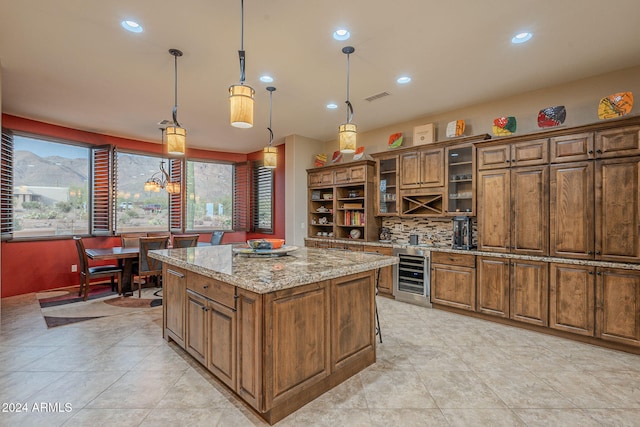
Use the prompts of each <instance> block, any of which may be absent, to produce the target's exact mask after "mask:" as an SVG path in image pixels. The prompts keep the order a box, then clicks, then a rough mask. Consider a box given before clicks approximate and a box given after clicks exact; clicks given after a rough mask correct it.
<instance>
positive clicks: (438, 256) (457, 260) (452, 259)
mask: <svg viewBox="0 0 640 427" xmlns="http://www.w3.org/2000/svg"><path fill="white" fill-rule="evenodd" d="M431 263H432V264H445V265H457V266H460V267H475V266H476V257H475V255H467V254H453V253H447V252H431Z"/></svg>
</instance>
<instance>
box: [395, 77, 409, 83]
mask: <svg viewBox="0 0 640 427" xmlns="http://www.w3.org/2000/svg"><path fill="white" fill-rule="evenodd" d="M410 81H411V77H409V76H401V77H398V80H396V82H398V84H401V85H406V84H407V83H409V82H410Z"/></svg>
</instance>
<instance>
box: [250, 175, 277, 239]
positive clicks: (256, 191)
mask: <svg viewBox="0 0 640 427" xmlns="http://www.w3.org/2000/svg"><path fill="white" fill-rule="evenodd" d="M251 193H252V203H251V206H252V211H253V212H252V221H251V226H252V227H251V228H252V230H253V231H255V232H257V233H273V169H269V168H265V167H264V166H263V165H262V164H261V163H256V164H255V165H254V167H253V189H252V192H251Z"/></svg>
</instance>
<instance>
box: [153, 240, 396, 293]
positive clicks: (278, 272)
mask: <svg viewBox="0 0 640 427" xmlns="http://www.w3.org/2000/svg"><path fill="white" fill-rule="evenodd" d="M232 249H233V246H232V245H219V246H206V247H195V248H183V249H164V250H155V251H149V256H150V257H152V258H156V259H158V260H160V261H162V262H166V263H167V264H171V265H174V266H176V267H179V268H184V269H185V270H189V271H192V272H194V273H198V274H201V275H203V276H207V277H211V278H213V279H217V280H220V281H222V282H225V283H229V284H231V285H234V286H238V287H239V288H242V289H246V290H249V291H252V292H256V293H260V294H265V293H269V292H273V291H277V290H281V289H287V288H293V287H296V286H301V285H306V284H309V283H315V282H319V281H321V280H328V279H334V278H336V277H341V276H346V275H349V274H354V273H361V272H364V271H369V270H374V269H377V268H382V267H387V266H390V265H393V264H397V263H398V258H397V257H393V256H385V255H378V254H371V253H363V252H357V251H356V252H351V251H344V250H335V249H316V248H306V247H300V248H298V249H296V250H294V251H291V252H289V253H288V254H287V255H286V256H280V257H272V256H265V257H262V256H260V257H258V256H251V257H248V256H246V255H242V254H235V253H234V252H233V250H232Z"/></svg>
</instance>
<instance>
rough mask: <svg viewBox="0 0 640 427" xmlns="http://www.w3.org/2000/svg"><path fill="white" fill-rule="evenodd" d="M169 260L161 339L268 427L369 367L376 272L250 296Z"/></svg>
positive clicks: (165, 269)
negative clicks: (177, 274)
mask: <svg viewBox="0 0 640 427" xmlns="http://www.w3.org/2000/svg"><path fill="white" fill-rule="evenodd" d="M168 262H169V259H167V258H165V259H164V265H163V274H164V277H166V278H167V279H168V280H167V281H166V282H165V285H164V291H163V298H164V299H163V304H164V306H165V337H166V339H167V340H168V339H172V340H174V341H176V343H177V344H178V345H180V346H181V347H182V348H183V349H185V350H186V351H187V352H188V353H189V354H190V355H192V356H193V357H194V358H195V359H196V360H197V361H198V362H200V363H201V364H202V365H203V366H205V367H206V368H207V369H208V370H209V371H210V372H211V373H212V374H213V375H214V376H215V377H216V378H217V379H218V380H220V381H221V382H222V383H224V384H225V385H226V386H227V387H228V388H229V389H230V390H231V391H233V392H234V393H235V394H236V395H237V396H239V397H240V398H242V399H243V400H244V401H245V402H246V403H247V404H248V405H250V406H251V407H252V408H253V409H255V410H256V411H257V413H259V414H260V416H261V417H262V418H264V419H265V420H266V421H267V422H269V423H271V424H273V423H275V422H277V421H279V420H280V419H282V418H284V417H285V416H287V415H288V414H290V413H291V412H293V411H295V410H296V409H298V408H300V407H301V406H303V405H305V404H306V403H308V402H310V401H311V400H313V399H315V398H316V397H318V396H319V395H320V394H322V393H324V392H325V391H327V390H329V389H330V388H332V387H334V386H336V385H337V384H339V383H341V382H343V381H344V380H346V379H347V378H349V377H351V376H352V375H354V374H355V373H357V372H359V371H360V370H362V369H364V368H365V367H367V366H369V365H371V364H372V363H374V362H375V358H376V352H375V327H374V318H375V317H374V313H375V287H374V283H375V282H374V281H375V270H369V271H365V272H361V273H355V274H347V275H343V276H339V277H336V278H333V279H329V280H324V281H319V282H315V283H310V284H306V285H299V286H296V287H292V288H285V289H279V290H275V291H272V292H267V293H256V292H252V291H250V290H247V289H243V288H240V287H238V286H234V285H231V284H230V283H225V282H222V281H220V280H216V279H212V278H210V277H206V276H204V275H202V274H199V273H196V272H193V271H186V272H185V271H184V270H182V271H180V274H181V276H180V277H178V278H177V279H169V277H171V276H170V275H169V274H171V273H169V271H170V270H171V271H175V272H178V270H180V269H178V268H176V267H174V266H172V265H170V264H168ZM369 262H370V261H369ZM387 265H388V263H387ZM178 279H179V280H178ZM185 312H186V315H184V318H182V319H183V322H184V323H183V333H184V337H185V338H184V339H181V338H180V336H179V334H176V333H175V329H177V328H176V326H175V325H174V324H177V323H180V322H179V321H178V320H177V319H178V318H180V314H179V313H183V314H184V313H185ZM176 313H178V314H176ZM171 316H172V318H173V320H170V317H171ZM170 327H171V328H173V329H171V330H170V329H169V328H170Z"/></svg>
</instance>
